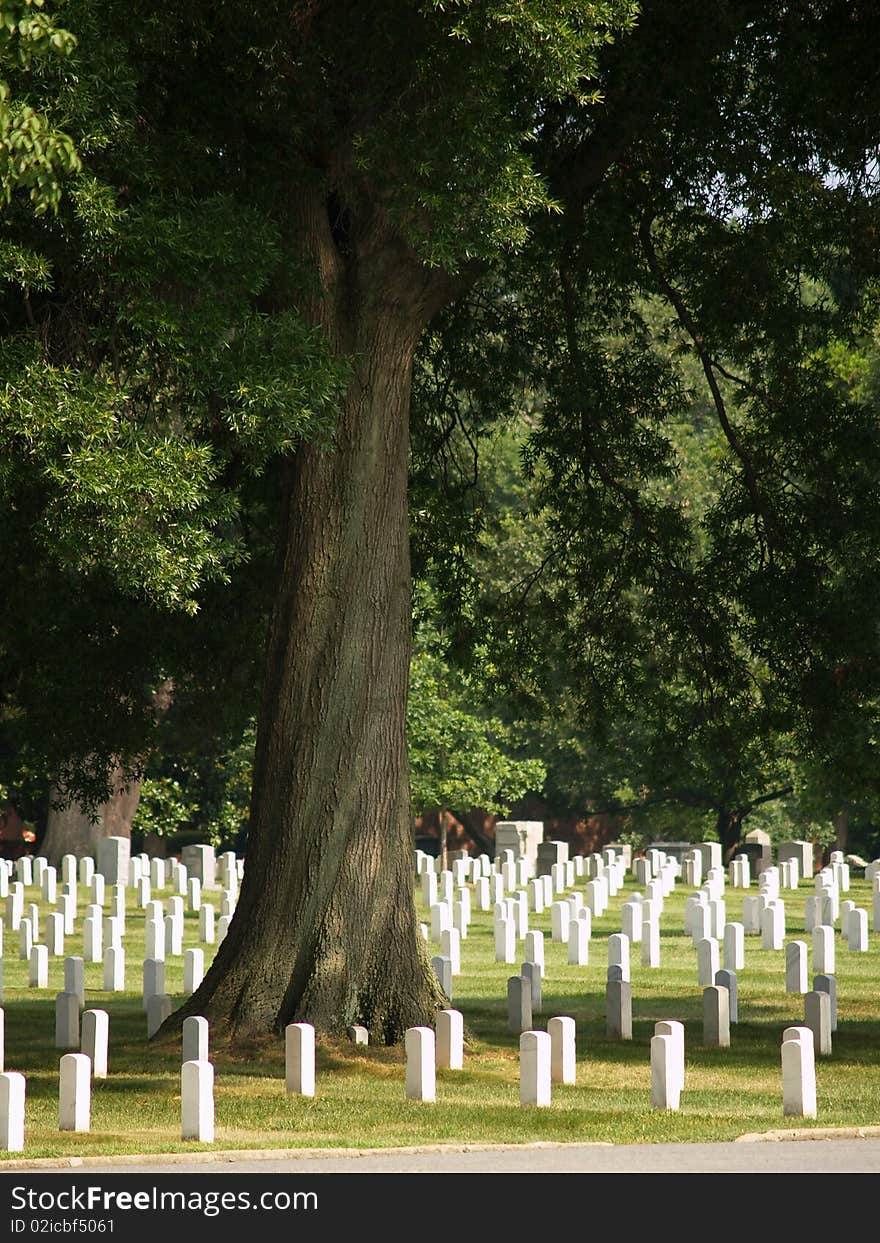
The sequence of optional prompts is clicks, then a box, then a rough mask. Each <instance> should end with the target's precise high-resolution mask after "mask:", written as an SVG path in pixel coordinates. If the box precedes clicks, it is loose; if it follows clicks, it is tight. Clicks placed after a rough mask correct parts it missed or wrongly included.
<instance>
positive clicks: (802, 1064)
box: [782, 1027, 816, 1118]
mask: <svg viewBox="0 0 880 1243" xmlns="http://www.w3.org/2000/svg"><path fill="white" fill-rule="evenodd" d="M782 1113H783V1116H785V1117H794V1118H815V1117H816V1062H815V1055H814V1051H813V1033H812V1031H811V1030H810V1029H809V1027H787V1028H786V1029H785V1031H784V1032H783V1033H782Z"/></svg>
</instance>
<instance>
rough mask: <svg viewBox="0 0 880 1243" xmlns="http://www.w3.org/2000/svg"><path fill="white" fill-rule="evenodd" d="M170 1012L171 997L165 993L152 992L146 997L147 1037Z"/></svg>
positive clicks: (151, 1034) (148, 1037)
mask: <svg viewBox="0 0 880 1243" xmlns="http://www.w3.org/2000/svg"><path fill="white" fill-rule="evenodd" d="M170 1013H171V998H170V997H169V996H168V994H167V993H154V994H153V995H152V997H149V998H148V999H147V1039H148V1040H149V1039H150V1037H151V1036H155V1034H156V1032H157V1031H158V1030H159V1028H160V1027H161V1026H162V1024H163V1023H164V1022H165V1020H166V1019H167V1018H168V1016H169V1014H170Z"/></svg>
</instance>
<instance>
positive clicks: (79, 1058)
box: [58, 1053, 92, 1131]
mask: <svg viewBox="0 0 880 1243" xmlns="http://www.w3.org/2000/svg"><path fill="white" fill-rule="evenodd" d="M59 1069H60V1077H59V1092H58V1129H59V1131H87V1130H88V1129H89V1123H90V1120H91V1109H92V1077H91V1069H92V1067H91V1062H90V1061H89V1059H88V1058H87V1057H86V1055H85V1054H84V1053H65V1054H64V1056H63V1057H62V1058H61V1063H60V1068H59Z"/></svg>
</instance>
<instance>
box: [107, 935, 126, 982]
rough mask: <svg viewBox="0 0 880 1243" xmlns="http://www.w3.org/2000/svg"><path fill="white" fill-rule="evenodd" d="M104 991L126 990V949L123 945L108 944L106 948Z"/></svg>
mask: <svg viewBox="0 0 880 1243" xmlns="http://www.w3.org/2000/svg"><path fill="white" fill-rule="evenodd" d="M104 992H105V993H124V992H125V950H124V949H123V948H122V946H121V945H108V946H107V948H106V949H105V950H104Z"/></svg>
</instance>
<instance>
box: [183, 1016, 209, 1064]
mask: <svg viewBox="0 0 880 1243" xmlns="http://www.w3.org/2000/svg"><path fill="white" fill-rule="evenodd" d="M208 1037H209V1033H208V1020H207V1019H204V1018H201V1016H199V1015H195V1014H191V1015H190V1016H189V1018H187V1019H184V1020H183V1029H182V1032H181V1059H180V1060H181V1062H207V1060H208Z"/></svg>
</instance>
